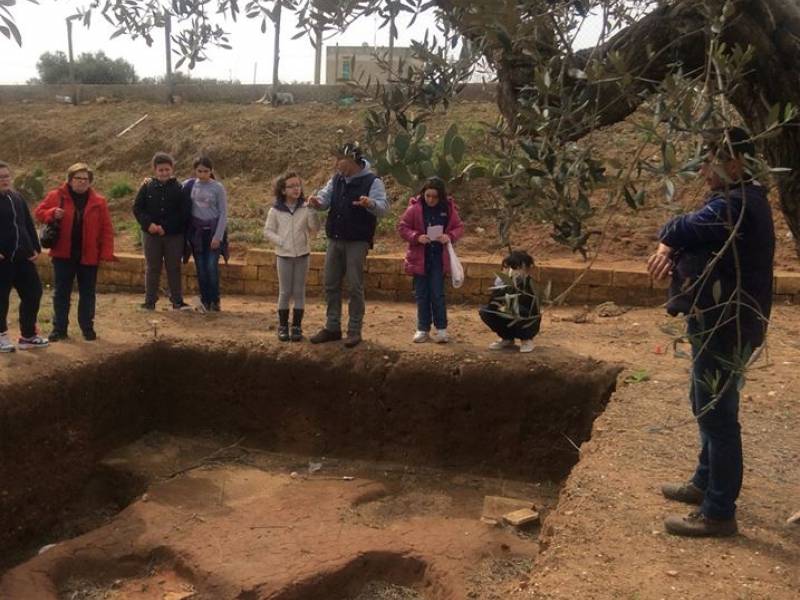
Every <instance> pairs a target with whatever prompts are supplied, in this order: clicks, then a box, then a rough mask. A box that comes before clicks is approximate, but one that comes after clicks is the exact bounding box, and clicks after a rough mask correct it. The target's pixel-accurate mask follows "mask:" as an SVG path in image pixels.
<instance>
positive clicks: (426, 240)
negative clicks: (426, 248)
mask: <svg viewBox="0 0 800 600" xmlns="http://www.w3.org/2000/svg"><path fill="white" fill-rule="evenodd" d="M417 241H418V242H419V243H420V244H430V243H431V238H429V237H428V236H427V235H426V234H424V233H423V234H422V235H421V236H419V237H418V238H417Z"/></svg>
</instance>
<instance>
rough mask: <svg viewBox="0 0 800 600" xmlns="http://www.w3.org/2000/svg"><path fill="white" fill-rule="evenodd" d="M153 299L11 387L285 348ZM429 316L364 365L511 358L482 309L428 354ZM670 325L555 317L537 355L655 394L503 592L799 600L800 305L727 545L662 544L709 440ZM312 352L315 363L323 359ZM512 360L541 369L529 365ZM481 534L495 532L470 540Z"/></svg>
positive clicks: (750, 432)
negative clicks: (211, 346)
mask: <svg viewBox="0 0 800 600" xmlns="http://www.w3.org/2000/svg"><path fill="white" fill-rule="evenodd" d="M137 301H139V298H138V297H134V296H125V295H115V296H102V297H100V299H99V307H100V309H99V310H100V317H99V320H98V327H97V329H98V333H99V335H100V340H99V341H98V342H96V343H94V344H88V343H85V342H82V341H70V342H67V343H59V344H57V345H54V346H53V347H52V348H50V349H47V350H45V351H41V352H36V353H33V352H31V353H22V352H18V353H17V354H16V355H13V356H3V357H0V360H2V363H0V364H2V368H0V386H2V385H4V384H8V383H12V382H15V381H16V382H19V381H20V380H27V379H28V378H41V377H47V376H48V373H50V372H52V369H53V367H54V365H59V366H66V365H74V366H77V365H80V364H86V363H91V362H92V361H98V360H100V359H101V358H102V357H103V356H105V355H107V354H108V353H109V352H112V353H113V352H114V351H116V350H120V349H129V348H132V347H135V346H137V345H138V344H141V343H142V342H144V341H147V340H149V339H152V338H153V337H154V336H156V335H157V336H159V337H165V338H178V339H187V338H192V337H193V336H197V337H201V338H206V337H211V338H213V339H214V343H215V344H223V345H224V344H226V343H228V344H230V345H231V347H234V346H239V345H249V344H252V345H264V346H270V347H272V346H275V345H277V344H278V342H277V340H275V333H274V331H271V330H270V327H272V323H273V308H274V307H273V304H272V302H271V301H270V302H260V301H256V300H254V299H239V298H226V299H225V301H224V309H225V312H223V313H221V314H219V315H200V314H185V313H181V314H176V313H172V312H157V313H142V312H139V311H137V310H136V309H135V308H134V307H135V305H136V303H137ZM308 309H309V310H308V314H309V318H308V324H307V330H308V331H313V330H314V329H315V328H316V327H317V326H319V325H320V324H321V318H322V315H323V309H322V306H321V304H320V302H319V301H318V300H314V301H312V303H311V305H310V306H309V307H308ZM413 315H414V310H413V307H412V306H411V305H408V304H382V303H370V304H369V306H368V314H367V319H366V324H367V325H366V329H365V337H366V339H367V340H368V341H367V343H365V344H364V345H362V346H361V347H360V348H358V349H356V350H355V352H353V356H354V357H357V356H359V354H361V355H363V354H365V353H370V352H384V351H386V350H389V351H391V352H400V353H403V354H404V355H405V356H407V357H409V356H410V357H419V360H424V361H433V362H435V361H436V360H437V357H444V356H447V355H449V354H451V353H454V352H456V353H459V354H460V355H463V356H468V357H470V358H468V359H465V360H475V361H481V360H484V359H488V358H492V359H495V360H496V359H497V355H490V354H489V353H488V352H487V351H485V350H484V348H485V346H486V345H487V344H488V343H489V342H491V341H492V336H491V335H490V334H489V333H487V332H486V331H484V330H483V328H482V326H481V324H480V323H479V321H478V319H477V316H476V314H475V312H474V308H472V307H469V308H463V307H452V309H451V314H450V317H451V322H452V325H451V328H450V330H451V333H452V334H453V337H454V341H453V343H452V344H451V345H449V346H437V345H432V344H431V345H415V346H412V345H411V344H410V343H409V342H410V337H411V335H412V333H413ZM575 317H579V318H577V319H576V318H575ZM575 321H580V322H575ZM666 322H667V319H666V318H665V317H663V315H662V313H661V312H660V311H658V310H650V309H638V310H632V311H630V312H627V313H625V314H623V315H621V316H618V317H613V318H600V317H595V316H594V315H592V314H589V315H588V316H587V315H584V314H583V311H582V310H580V309H577V308H560V309H555V310H551V311H548V312H547V314H546V317H545V321H544V324H543V327H542V331H543V332H542V334H541V336H540V337H539V338H537V344H538V347H539V349H537V352H547V349H548V348H552V347H564V348H566V349H569V350H572V351H574V352H577V353H579V354H584V355H591V356H594V357H596V358H601V359H605V360H613V361H619V362H621V363H622V364H623V365H624V366H625V371H623V373H622V375H621V377H620V381H622V380H623V379H625V378H626V377H627V376H629V375H631V374H633V373H634V372H638V373H639V377H638V378H639V379H645V380H644V381H641V382H639V383H630V384H622V383H621V384H620V386H619V388H618V391H617V393H616V394H615V395H614V396H613V397H612V400H611V402H610V403H609V405H608V408H607V409H606V411H605V413H604V414H603V415H601V416H600V417H599V418H598V419H597V421H596V422H595V426H594V432H593V437H592V440H591V441H590V442H588V443H586V444H584V445H583V446H582V447H581V451H580V462H579V463H578V464H577V466H576V467H575V468H574V469H573V471H572V474H571V475H570V476H569V477H568V479H567V481H566V483H565V486H564V489H563V491H562V493H561V495H560V498H559V501H558V504H557V506H556V507H555V509H554V510H552V511H551V512H549V513H548V514H547V516H546V520H545V523H544V529H543V536H542V539H541V547H542V551H541V553H539V555H538V556H537V557H536V560H535V563H534V565H533V568H532V571H531V574H530V576H529V577H512V578H510V579H508V578H507V579H502V578H500V579H498V580H497V581H496V582H495V584H494V588H493V589H492V590H491V593H492V594H496V595H497V597H499V598H537V599H541V600H544V599H548V600H549V599H553V600H555V599H561V598H563V599H565V600H566V599H567V598H570V599H572V598H581V599H584V598H585V599H590V598H592V599H593V598H597V599H609V600H610V599H618V598H620V599H625V600H627V599H631V600H633V599H637V598H638V599H650V598H655V599H658V598H687V599H694V598H697V599H700V598H714V599H720V600H728V599H742V600H745V599H746V600H750V599H764V600H767V599H769V600H790V599H792V600H793V599H795V598H797V597H798V595H800V573H799V572H798V570H797V565H798V564H800V526H797V525H794V526H790V525H787V524H786V523H785V521H786V518H787V517H788V516H789V515H790V514H792V513H794V512H795V511H797V510H798V508H800V506H798V505H797V503H798V498H800V445H798V437H797V430H798V428H800V409H798V404H797V394H798V390H800V375H798V368H797V367H798V364H800V358H798V357H800V352H798V350H800V342H798V340H800V313H798V311H797V308H796V307H784V306H779V307H777V308H776V311H775V315H774V321H773V325H772V328H771V337H770V346H769V353H768V362H765V361H762V362H761V363H760V364H759V365H758V367H757V368H756V369H754V370H753V371H752V373H751V375H750V378H749V381H748V384H747V387H746V388H745V390H744V393H743V396H742V403H741V420H742V423H743V435H744V448H745V482H744V489H743V492H742V496H741V498H740V503H739V507H740V510H739V525H740V531H741V534H740V535H739V536H737V537H735V538H732V539H727V540H711V541H698V540H685V539H680V538H674V537H670V536H667V535H665V534H664V533H663V530H662V526H661V520H662V519H663V517H664V516H665V515H666V514H669V513H670V512H675V511H679V512H682V511H683V510H684V508H683V507H682V506H676V505H672V504H670V503H669V502H667V501H665V500H663V499H662V498H661V496H660V495H659V493H658V485H659V484H660V483H661V482H663V481H669V480H675V479H678V480H681V479H684V478H685V477H687V476H688V474H689V473H690V471H691V469H692V466H693V461H694V457H695V452H696V450H695V446H696V437H697V436H696V431H695V427H694V425H693V424H692V423H688V424H683V423H684V421H686V419H687V416H688V412H689V411H688V406H687V401H686V380H687V366H688V363H687V362H686V361H684V360H680V359H676V358H673V357H672V356H671V353H670V352H667V348H666V346H667V342H668V338H667V336H666V335H665V334H664V333H662V331H661V330H660V329H659V326H660V325H663V324H665V323H666ZM341 351H342V352H345V350H344V349H342V350H341ZM303 352H309V353H313V352H315V350H314V349H313V348H312V347H311V346H308V347H307V349H305V350H303ZM535 355H536V352H534V356H535ZM502 356H503V357H505V359H506V360H508V361H525V360H527V357H525V356H524V355H519V354H511V353H510V354H505V355H502ZM645 372H646V375H647V377H644V374H645ZM3 400H5V398H3V399H2V400H0V401H3ZM209 476H210V475H209ZM152 510H155V509H152ZM242 514H243V515H244V514H248V513H247V511H245V512H243V513H242ZM473 525H474V526H475V527H478V525H480V524H470V525H469V527H473ZM431 526H432V527H433V526H435V527H439V526H442V527H444V526H445V524H444V523H441V522H439V523H438V524H433V525H431ZM476 531H478V530H477V529H476ZM153 535H156V536H157V535H158V534H157V533H156V534H153ZM187 535H199V534H198V533H194V534H190V533H187ZM168 562H169V561H167V562H164V563H163V564H167V563H168ZM173 566H174V565H173ZM165 568H166V567H165ZM170 568H172V567H170ZM463 576H464V577H466V576H467V575H466V574H463ZM165 577H166V576H165ZM165 581H171V579H169V577H166V578H165ZM179 583H180V582H178V583H176V585H179ZM487 594H488V592H487ZM175 597H176V598H177V597H178V596H175ZM248 597H249V596H248ZM252 597H254V598H255V597H258V596H252ZM423 597H424V596H423ZM478 597H481V596H478ZM485 597H487V598H488V597H491V596H488V595H487V596H485Z"/></svg>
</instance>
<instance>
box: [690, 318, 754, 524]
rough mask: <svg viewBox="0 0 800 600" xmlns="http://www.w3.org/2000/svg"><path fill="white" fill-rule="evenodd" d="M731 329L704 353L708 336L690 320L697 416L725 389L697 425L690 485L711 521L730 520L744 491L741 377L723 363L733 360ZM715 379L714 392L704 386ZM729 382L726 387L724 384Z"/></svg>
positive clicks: (718, 334)
mask: <svg viewBox="0 0 800 600" xmlns="http://www.w3.org/2000/svg"><path fill="white" fill-rule="evenodd" d="M729 329H731V328H730V327H727V328H725V329H724V330H722V331H719V332H716V333H715V334H714V335H713V336H712V337H711V340H710V343H708V344H707V346H706V347H705V348H703V347H702V345H703V342H704V341H706V340H705V338H706V337H707V336H703V335H702V334H701V328H700V326H699V325H698V324H697V323H696V321H695V320H693V319H690V320H689V336H690V340H691V342H692V358H693V367H692V382H691V388H690V395H689V397H690V400H691V403H692V412H693V414H695V415H697V414H698V413H699V412H700V411H701V410H702V409H703V407H705V406H706V405H707V404H708V403H709V402H711V400H712V399H713V397H714V395H715V393H719V391H720V390H721V389H722V388H723V386H725V390H724V392H723V393H722V395H721V396H720V398H719V400H718V401H717V404H716V406H715V407H714V408H713V409H711V410H710V411H709V412H707V413H706V414H705V415H703V416H702V417H700V418H699V419H698V420H697V423H698V426H699V428H700V456H699V458H698V465H697V469H696V471H695V474H694V477H692V483H694V485H696V486H697V487H698V488H700V489H701V490H704V491H705V498H704V500H703V504H702V505H701V507H700V512H702V513H703V514H704V515H706V516H707V517H710V518H712V519H731V518H733V516H734V515H735V513H736V499H737V498H738V497H739V492H740V490H741V489H742V474H743V470H744V467H743V456H742V434H741V426H740V425H739V390H738V384H739V375H738V374H737V373H735V372H733V371H732V369H731V367H730V366H729V365H728V364H726V362H728V361H732V360H733V357H734V356H735V355H736V341H735V340H736V336H735V331H733V332H731V331H728V330H729ZM716 375H718V376H719V383H718V384H717V386H716V391H714V390H711V389H709V386H708V384H707V383H706V382H707V380H708V378H709V377H710V376H716ZM728 380H731V381H730V383H728V384H727V385H726V382H728Z"/></svg>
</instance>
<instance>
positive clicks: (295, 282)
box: [264, 172, 319, 342]
mask: <svg viewBox="0 0 800 600" xmlns="http://www.w3.org/2000/svg"><path fill="white" fill-rule="evenodd" d="M274 192H275V204H273V206H272V208H270V209H269V213H268V214H267V222H266V223H265V224H264V237H265V238H266V239H268V240H269V241H270V242H272V243H273V244H274V245H275V254H276V255H277V257H278V258H277V263H278V286H279V291H278V339H279V340H280V341H282V342H288V341H289V340H291V341H293V342H299V341H300V340H302V339H303V329H302V323H303V311H304V309H305V302H306V277H307V276H308V263H309V255H310V253H311V239H312V238H313V237H314V236H315V235H316V233H317V231H319V218H318V217H317V213H316V211H314V210H311V209H310V208H309V207H308V206H307V205H306V199H305V197H304V196H303V182H302V181H301V180H300V176H299V175H298V174H297V173H294V172H288V173H284V174H283V175H281V176H280V177H278V178H277V179H276V180H275V186H274ZM291 300H294V311H293V312H292V327H291V332H290V330H289V304H290V301H291Z"/></svg>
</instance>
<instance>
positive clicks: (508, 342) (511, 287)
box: [478, 250, 542, 352]
mask: <svg viewBox="0 0 800 600" xmlns="http://www.w3.org/2000/svg"><path fill="white" fill-rule="evenodd" d="M502 268H503V269H507V271H508V273H507V275H506V276H504V277H498V278H497V279H496V280H495V282H494V287H492V296H491V298H490V299H489V304H488V305H487V306H484V307H482V308H481V309H480V310H479V311H478V314H479V315H480V317H481V320H483V322H484V323H486V325H488V326H489V329H491V330H492V331H494V332H495V333H496V334H497V335H499V336H500V339H499V340H497V341H496V342H494V343H492V344H491V345H490V346H489V349H490V350H506V349H510V348H513V347H514V340H515V339H519V340H520V346H519V351H520V352H532V351H533V338H534V336H536V334H537V333H539V326H540V324H541V320H542V317H541V311H540V308H539V298H538V297H537V296H536V291H535V290H534V288H533V280H532V278H531V269H532V268H533V258H532V257H531V256H530V254H528V253H527V252H523V251H522V250H514V251H513V252H511V254H509V255H508V256H507V257H506V258H505V259H504V260H503V263H502Z"/></svg>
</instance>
